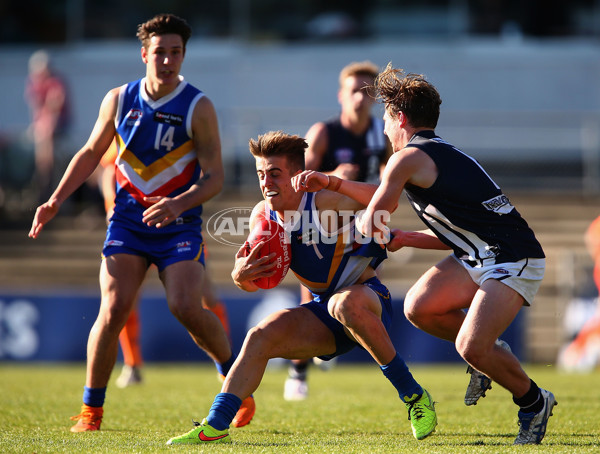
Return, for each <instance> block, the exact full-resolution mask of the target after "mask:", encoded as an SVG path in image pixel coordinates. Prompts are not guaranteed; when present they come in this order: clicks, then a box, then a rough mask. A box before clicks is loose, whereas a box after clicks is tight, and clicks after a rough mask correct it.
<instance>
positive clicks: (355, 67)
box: [340, 60, 379, 87]
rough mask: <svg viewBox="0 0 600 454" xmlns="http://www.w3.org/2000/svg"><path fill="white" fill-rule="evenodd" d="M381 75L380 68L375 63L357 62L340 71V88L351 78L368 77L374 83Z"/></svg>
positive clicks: (367, 61)
mask: <svg viewBox="0 0 600 454" xmlns="http://www.w3.org/2000/svg"><path fill="white" fill-rule="evenodd" d="M378 75H379V66H377V65H376V64H375V63H373V62H371V61H369V60H365V61H355V62H352V63H350V64H348V65H346V66H344V67H343V68H342V70H341V71H340V87H341V86H342V85H343V84H344V80H346V79H347V78H348V77H351V76H368V77H370V78H371V79H373V81H374V80H375V78H376V77H377V76H378Z"/></svg>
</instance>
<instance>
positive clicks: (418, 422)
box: [405, 389, 437, 440]
mask: <svg viewBox="0 0 600 454" xmlns="http://www.w3.org/2000/svg"><path fill="white" fill-rule="evenodd" d="M405 405H406V408H407V409H408V419H409V420H410V424H411V425H412V431H413V435H414V436H415V438H416V439H417V440H423V439H424V438H426V437H428V436H429V435H431V434H432V433H433V432H434V431H435V426H437V415H436V414H435V404H434V402H433V399H432V398H431V394H429V393H428V392H427V390H426V389H423V394H421V396H420V397H418V398H416V399H415V400H412V401H410V402H405Z"/></svg>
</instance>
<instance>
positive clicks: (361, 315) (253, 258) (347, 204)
mask: <svg viewBox="0 0 600 454" xmlns="http://www.w3.org/2000/svg"><path fill="white" fill-rule="evenodd" d="M306 147H307V144H306V141H305V140H304V139H302V138H301V137H298V136H292V135H286V134H284V133H282V132H270V133H267V134H265V135H262V136H259V137H258V140H251V141H250V151H251V152H252V154H253V155H254V157H255V158H256V170H257V174H258V179H259V184H260V189H261V192H262V194H263V197H264V201H261V202H260V203H258V204H257V205H256V207H255V209H254V210H253V213H252V218H251V225H250V227H251V228H252V227H253V226H254V224H255V223H256V221H257V219H258V218H259V217H262V216H266V217H267V218H270V219H274V220H276V221H277V222H279V223H280V224H281V225H282V226H284V228H285V229H286V231H287V232H288V233H289V234H290V238H291V255H292V263H291V270H292V271H293V272H294V274H295V275H296V276H297V277H298V278H299V279H300V281H301V282H302V283H303V284H304V285H305V286H307V287H308V288H309V289H310V290H311V292H312V294H313V298H314V299H313V300H312V301H311V302H308V303H306V304H302V305H300V306H298V307H295V308H292V309H285V310H281V311H279V312H276V313H274V314H272V315H270V316H268V317H267V318H265V319H264V320H263V321H261V322H260V323H259V324H258V325H257V326H256V327H254V328H252V329H251V330H250V331H249V332H248V334H247V336H246V339H245V341H244V345H243V347H242V351H241V353H240V356H239V357H238V359H237V360H236V362H235V363H234V365H233V367H232V369H231V372H230V373H229V375H228V376H227V377H226V379H225V382H224V383H223V388H222V390H221V393H219V394H218V395H217V396H216V397H215V400H214V402H213V405H212V407H211V409H210V411H209V413H208V416H207V417H206V418H205V419H204V421H202V423H201V424H200V423H197V424H198V425H197V427H195V428H194V429H192V430H191V431H189V432H188V433H186V434H184V435H181V436H178V437H174V438H171V439H170V440H169V441H168V444H190V443H214V442H219V443H222V442H229V441H230V436H229V425H230V424H231V421H232V420H233V417H234V415H235V413H236V411H237V410H238V408H239V407H240V404H241V403H242V401H243V399H245V398H246V397H248V396H250V395H251V394H252V393H253V392H254V391H255V390H256V389H257V388H258V386H259V384H260V382H261V380H262V376H263V374H264V371H265V368H266V366H267V362H268V361H269V359H271V358H287V359H303V358H312V357H314V356H317V357H321V358H322V359H330V358H333V357H335V356H338V355H341V354H343V353H346V352H348V351H349V350H351V349H352V348H354V347H356V346H360V347H362V348H364V349H365V350H367V351H368V352H369V353H370V354H371V356H372V357H373V359H375V361H376V362H377V364H379V366H380V368H381V371H382V372H383V374H384V375H385V377H386V378H387V379H388V380H389V381H390V382H391V383H392V385H393V386H394V387H395V388H396V390H397V391H398V394H399V396H400V399H401V400H402V402H403V403H404V405H405V406H406V408H407V410H408V414H409V418H410V421H411V424H412V431H413V434H414V436H415V438H417V439H418V440H422V439H424V438H425V437H427V436H429V435H430V434H431V433H432V432H433V431H434V430H435V427H436V425H437V417H436V413H435V408H434V402H433V399H432V397H431V395H430V394H429V393H428V392H427V391H426V390H425V389H424V388H422V387H421V385H419V383H417V382H416V381H415V379H414V378H413V376H412V375H411V373H410V371H409V370H408V367H407V366H406V364H405V362H404V360H403V359H402V358H401V357H400V356H399V355H398V353H397V352H396V350H395V348H394V345H393V344H392V342H391V340H390V337H389V335H388V331H387V330H388V329H389V327H390V323H391V318H392V306H391V297H390V293H389V291H388V289H387V288H386V287H385V286H384V285H383V284H382V283H381V282H380V281H379V279H378V278H377V276H376V274H375V268H376V267H377V265H378V264H379V263H380V262H381V261H382V260H383V259H385V257H386V252H385V248H384V247H383V245H382V244H379V243H377V242H376V241H374V240H372V239H371V240H369V239H367V240H366V241H365V239H364V238H358V237H355V236H354V220H353V216H351V214H353V213H354V212H356V211H357V210H360V209H361V208H364V206H366V204H367V203H368V201H369V200H370V198H371V196H372V195H373V193H374V190H375V189H374V188H375V186H374V185H366V186H365V187H364V189H363V191H362V192H361V193H360V194H359V193H357V194H354V197H355V198H356V199H357V200H359V202H357V201H355V200H353V199H351V198H350V197H347V196H343V195H341V194H339V193H336V192H333V191H330V190H320V189H322V188H325V187H326V186H328V182H329V178H328V177H327V175H324V174H318V177H317V178H313V179H312V180H311V182H309V184H306V185H304V183H305V181H304V180H300V179H299V178H298V175H301V174H302V171H303V169H304V151H305V149H306ZM302 175H303V174H302ZM340 182H341V180H340V179H338V178H336V179H335V180H334V179H333V178H332V179H331V184H333V185H334V186H335V185H337V184H338V183H340ZM328 187H330V186H328ZM334 189H335V188H334ZM306 191H317V192H306ZM332 214H333V215H332ZM338 215H339V216H338ZM342 223H344V224H343V225H341V226H339V227H338V224H342ZM262 244H264V243H259V244H258V245H257V246H256V247H255V248H254V249H253V250H252V251H251V252H250V254H247V253H246V251H245V247H242V248H241V249H240V251H239V252H238V253H237V255H236V262H235V266H234V269H233V272H232V278H233V281H234V282H235V284H236V285H237V286H238V287H240V288H241V289H243V290H246V291H250V292H251V291H255V290H257V289H258V287H257V286H256V284H255V283H254V282H253V281H254V280H255V279H257V278H260V277H264V276H267V275H270V273H272V269H273V267H274V264H273V263H271V262H272V260H273V258H274V255H275V254H271V255H267V256H265V257H262V258H257V257H258V253H259V250H260V247H261V246H262Z"/></svg>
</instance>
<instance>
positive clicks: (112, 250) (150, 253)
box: [102, 222, 204, 271]
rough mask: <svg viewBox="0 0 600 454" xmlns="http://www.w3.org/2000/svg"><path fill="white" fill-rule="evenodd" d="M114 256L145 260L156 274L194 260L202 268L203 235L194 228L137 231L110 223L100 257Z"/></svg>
mask: <svg viewBox="0 0 600 454" xmlns="http://www.w3.org/2000/svg"><path fill="white" fill-rule="evenodd" d="M113 254H131V255H139V256H141V257H145V258H146V260H147V261H148V266H150V264H155V265H156V267H157V268H158V271H162V270H164V269H165V268H166V267H167V266H169V265H172V264H173V263H177V262H182V261H184V260H193V261H195V262H200V263H202V265H204V243H203V240H202V233H201V232H200V230H199V229H198V228H197V227H195V228H193V229H182V230H180V231H177V232H173V233H164V232H160V230H159V229H157V232H156V233H143V232H136V231H134V230H132V229H129V228H127V227H126V226H124V225H123V224H121V223H115V222H111V223H110V224H109V226H108V229H107V231H106V240H104V247H103V249H102V257H103V258H104V257H108V256H110V255H113Z"/></svg>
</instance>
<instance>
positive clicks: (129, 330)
mask: <svg viewBox="0 0 600 454" xmlns="http://www.w3.org/2000/svg"><path fill="white" fill-rule="evenodd" d="M117 155H118V150H117V144H116V142H115V141H113V143H112V144H111V146H110V148H109V149H108V151H107V152H106V153H105V154H104V156H102V159H101V160H100V164H101V165H102V169H103V172H102V184H101V186H102V196H103V198H104V208H105V210H106V221H107V223H110V218H111V217H112V215H113V211H114V208H115V197H116V195H117V194H116V190H117V179H116V171H115V170H116V169H115V161H116V160H117ZM204 255H205V262H206V260H207V259H208V250H207V249H206V246H205V247H204ZM204 265H205V273H204V283H203V285H204V288H203V291H202V306H203V307H204V308H205V309H209V310H211V311H212V312H213V313H214V314H215V315H216V316H217V317H219V320H220V321H221V324H222V325H223V328H225V332H226V333H227V337H228V338H229V340H230V342H231V332H230V328H229V319H228V317H227V308H226V307H225V305H224V304H223V302H222V301H221V300H220V299H219V298H218V297H217V294H216V292H215V289H214V287H213V284H212V281H211V278H210V274H209V273H208V269H207V267H206V263H205V264H204ZM139 300H140V297H139V296H138V297H137V301H136V303H135V304H134V307H133V308H132V310H131V313H130V314H129V317H128V318H127V322H126V323H125V326H124V327H123V329H122V330H121V333H120V334H119V344H120V346H121V351H122V353H123V363H124V364H123V368H122V369H121V374H120V375H119V377H118V378H117V380H116V382H115V383H116V385H117V386H118V387H119V388H126V387H127V386H131V385H136V384H139V383H142V366H143V364H144V359H143V356H142V347H141V342H140V335H141V324H140V315H139V310H138V304H139Z"/></svg>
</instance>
